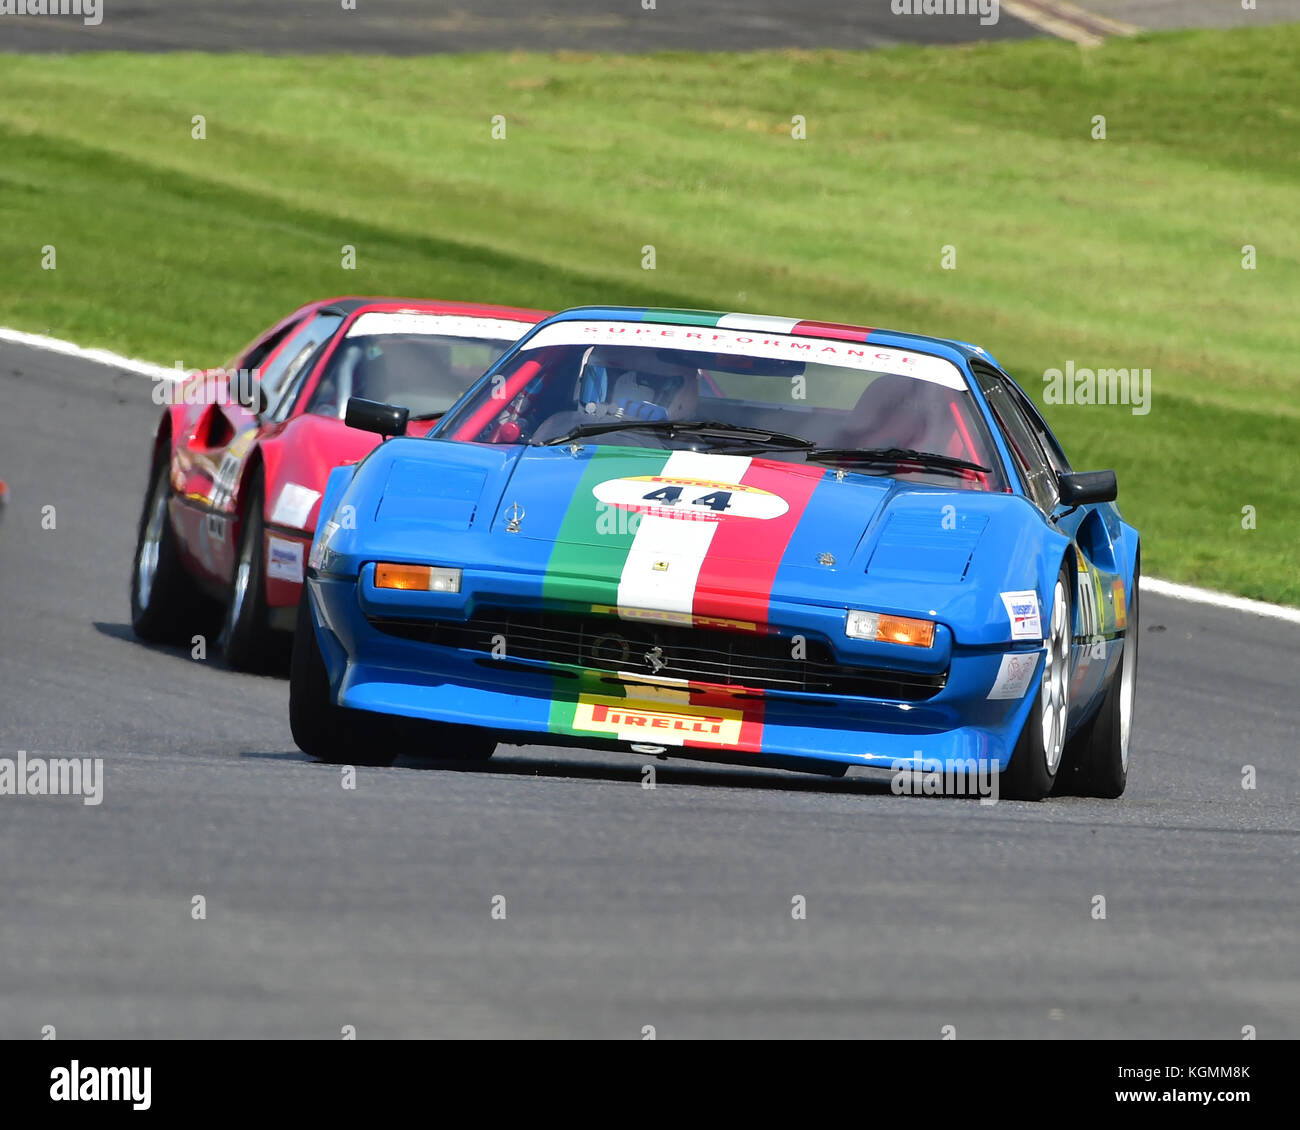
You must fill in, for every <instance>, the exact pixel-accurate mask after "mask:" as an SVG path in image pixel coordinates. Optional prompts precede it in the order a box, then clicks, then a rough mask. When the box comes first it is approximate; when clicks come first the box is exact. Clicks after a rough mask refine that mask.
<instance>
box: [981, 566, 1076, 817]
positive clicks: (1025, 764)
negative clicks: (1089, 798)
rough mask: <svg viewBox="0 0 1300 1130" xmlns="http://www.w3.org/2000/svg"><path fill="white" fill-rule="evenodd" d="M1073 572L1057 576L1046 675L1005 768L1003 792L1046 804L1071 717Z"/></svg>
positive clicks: (1000, 790)
mask: <svg viewBox="0 0 1300 1130" xmlns="http://www.w3.org/2000/svg"><path fill="white" fill-rule="evenodd" d="M1073 612H1074V609H1073V606H1072V605H1071V603H1070V574H1069V571H1068V570H1067V569H1065V568H1064V566H1063V567H1062V568H1061V571H1060V573H1059V574H1058V575H1057V578H1056V586H1055V588H1054V590H1053V592H1052V606H1051V612H1050V614H1049V615H1050V617H1051V619H1050V620H1049V621H1048V629H1047V641H1046V642H1047V648H1046V650H1045V652H1044V656H1043V663H1044V666H1043V677H1042V680H1041V682H1040V683H1039V685H1038V696H1037V699H1036V700H1035V702H1034V706H1033V709H1031V710H1030V712H1029V717H1028V718H1026V719H1025V726H1024V729H1023V730H1021V731H1020V740H1019V741H1017V742H1016V748H1015V750H1014V752H1013V753H1012V754H1011V762H1010V764H1008V765H1007V767H1006V768H1005V769H1004V770H1002V778H1001V780H1000V781H999V783H998V786H999V787H998V791H999V792H1000V793H1001V795H1003V796H1005V797H1007V798H1008V799H1010V800H1042V799H1043V798H1044V797H1045V796H1047V794H1048V793H1050V792H1051V791H1052V786H1053V785H1054V784H1055V783H1056V774H1057V771H1058V770H1059V769H1060V767H1061V756H1062V754H1063V753H1064V751H1065V723H1066V719H1067V718H1068V717H1069V713H1070V633H1071V630H1072V626H1073V623H1074V618H1073Z"/></svg>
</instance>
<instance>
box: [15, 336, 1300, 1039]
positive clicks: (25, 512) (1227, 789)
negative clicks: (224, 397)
mask: <svg viewBox="0 0 1300 1130" xmlns="http://www.w3.org/2000/svg"><path fill="white" fill-rule="evenodd" d="M149 390H150V381H149V380H148V379H147V378H145V377H141V376H136V375H131V374H125V373H117V372H115V371H114V370H112V369H109V368H105V367H103V366H99V365H92V364H88V363H85V362H82V361H76V360H71V359H68V358H64V357H57V356H53V355H50V354H46V353H39V352H35V351H32V350H29V349H25V348H19V347H16V346H0V476H3V477H4V478H5V479H7V480H8V482H9V485H10V488H11V491H12V501H11V504H10V506H9V508H8V509H9V513H8V515H7V517H6V518H5V520H4V522H3V524H0V757H9V758H13V757H16V754H17V751H18V750H26V751H27V752H28V753H29V754H30V755H33V756H36V755H41V756H56V755H68V754H78V755H81V756H93V757H102V758H103V759H104V764H105V770H104V771H105V783H104V794H103V802H102V803H101V804H100V805H98V806H87V805H84V804H82V803H81V801H80V800H79V799H77V798H50V797H14V796H3V797H0V868H3V877H2V878H0V1001H2V1002H3V1007H0V1037H27V1038H35V1037H37V1036H38V1035H39V1033H40V1031H41V1029H42V1028H43V1027H44V1026H45V1025H49V1024H52V1025H54V1026H55V1029H56V1031H57V1033H58V1035H59V1037H60V1038H69V1037H144V1036H156V1037H207V1036H212V1037H217V1036H220V1037H320V1038H324V1039H337V1038H339V1036H340V1033H341V1031H342V1029H343V1027H344V1026H345V1025H349V1024H351V1025H355V1026H356V1029H357V1033H358V1036H359V1037H360V1038H367V1037H406V1036H498V1037H509V1036H573V1037H627V1038H630V1039H637V1038H640V1037H641V1035H642V1030H643V1027H644V1026H645V1025H653V1026H654V1027H655V1029H656V1033H657V1035H658V1036H659V1038H669V1037H684V1036H697V1037H702V1036H719V1037H722V1036H732V1037H736V1036H739V1037H777V1036H862V1037H916V1038H922V1039H937V1038H938V1037H939V1036H940V1033H941V1029H942V1027H943V1026H944V1025H947V1024H951V1025H954V1026H955V1027H956V1030H957V1034H958V1037H959V1038H979V1037H1010V1036H1026V1037H1047V1038H1051V1037H1102V1038H1112V1037H1119V1036H1132V1037H1161V1038H1179V1037H1211V1038H1223V1039H1239V1038H1240V1036H1241V1030H1242V1028H1243V1026H1245V1025H1253V1026H1254V1027H1255V1028H1256V1031H1257V1032H1258V1034H1259V1036H1260V1038H1275V1037H1283V1036H1289V1037H1292V1038H1294V1037H1296V1036H1300V955H1298V954H1297V947H1296V928H1297V922H1298V921H1300V886H1298V885H1297V883H1296V872H1297V862H1298V860H1297V848H1298V847H1300V827H1298V823H1297V817H1296V812H1297V800H1298V799H1300V798H1298V797H1297V792H1298V791H1300V790H1298V787H1297V786H1298V784H1300V774H1297V766H1296V754H1297V734H1300V701H1298V699H1300V696H1297V694H1296V672H1297V670H1298V669H1300V663H1298V661H1297V656H1298V655H1300V628H1297V627H1295V626H1293V625H1290V624H1286V623H1279V622H1276V621H1270V620H1263V619H1257V618H1254V617H1250V616H1243V615H1240V614H1236V613H1228V612H1224V611H1222V610H1219V609H1216V608H1212V607H1204V606H1194V605H1187V604H1178V603H1174V602H1171V601H1167V600H1162V599H1157V598H1155V597H1153V596H1150V595H1148V596H1147V597H1146V598H1145V600H1144V606H1143V621H1144V623H1143V630H1142V644H1141V647H1142V652H1141V671H1140V680H1139V703H1138V720H1137V725H1136V731H1135V749H1134V754H1133V758H1134V762H1133V770H1132V774H1131V778H1130V784H1129V790H1128V792H1127V794H1126V795H1125V796H1124V797H1123V798H1122V799H1121V800H1119V801H1114V802H1100V801H1089V800H1080V799H1065V800H1051V801H1048V802H1045V803H1042V804H1036V805H1035V804H1024V803H1011V802H1006V801H1004V802H1001V803H999V804H996V805H993V806H988V807H981V806H980V805H978V804H976V803H974V802H971V801H961V800H945V799H941V798H909V797H896V796H894V795H892V794H891V793H890V791H889V788H888V784H887V782H886V781H885V780H883V779H882V778H879V777H853V778H849V779H846V780H842V781H824V780H821V779H819V778H811V777H802V776H797V775H794V774H787V773H781V772H774V771H759V770H751V769H746V768H712V767H708V766H695V765H691V764H690V763H686V762H679V761H673V762H669V763H660V764H658V765H657V769H658V780H657V785H658V787H657V788H655V789H654V790H647V789H643V788H642V787H641V761H640V759H637V758H635V757H632V756H621V755H617V754H598V753H588V752H583V751H565V752H556V751H551V750H546V749H542V748H535V747H530V748H514V747H502V749H501V750H500V752H499V753H498V754H497V757H496V758H494V759H493V761H492V762H490V763H488V766H487V767H485V768H483V769H481V770H474V771H466V770H463V769H456V768H452V767H449V766H447V765H445V764H440V763H437V762H432V761H431V762H423V763H421V762H404V763H402V764H400V765H399V767H397V768H393V769H362V770H359V771H358V774H359V775H358V782H357V788H356V789H355V790H351V791H348V790H345V789H343V788H342V781H341V774H340V770H339V769H337V768H333V767H329V766H325V765H321V764H317V763H315V762H313V761H311V760H310V759H308V758H306V757H304V756H302V755H301V754H299V753H298V752H297V751H296V750H295V749H294V746H293V742H292V740H291V738H290V735H289V728H288V723H287V717H286V711H287V697H288V685H287V682H286V681H285V680H284V679H283V678H276V677H256V676H248V675H240V674H235V673H233V672H231V671H228V670H226V669H224V668H223V667H222V665H221V662H220V659H219V657H218V656H216V655H215V654H213V655H210V656H209V658H208V660H207V661H205V662H198V661H195V660H193V659H191V658H190V656H189V653H188V652H184V651H180V650H166V649H157V648H151V647H146V646H144V645H142V644H140V643H138V642H136V641H135V640H134V639H133V638H132V636H131V632H130V629H129V627H128V602H127V577H128V572H129V567H130V560H131V553H132V548H133V545H134V536H135V523H136V517H137V513H138V507H139V503H140V495H141V493H142V492H143V489H144V485H145V473H146V466H145V465H146V462H147V455H148V443H149V438H150V435H151V433H152V429H153V426H154V423H155V421H156V413H157V411H158V410H157V409H156V408H155V407H154V406H153V405H152V403H151V402H150V398H149ZM46 506H53V507H54V508H55V510H54V512H53V513H54V522H55V527H54V529H44V528H42V515H43V508H44V507H46ZM45 513H48V512H45ZM1246 765H1251V766H1254V768H1255V773H1256V776H1257V783H1258V787H1257V788H1256V789H1254V790H1253V791H1248V790H1245V789H1243V788H1242V773H1243V766H1246ZM196 895H202V896H204V897H205V899H206V903H207V917H206V919H204V920H195V919H194V918H193V917H192V916H191V908H192V899H193V898H194V896H196ZM498 895H500V896H504V897H505V900H506V902H505V908H506V917H505V919H504V920H501V919H494V918H493V917H492V905H493V902H492V900H493V898H494V896H498ZM1098 895H1101V896H1104V897H1105V899H1106V918H1105V919H1104V920H1095V919H1094V918H1093V917H1092V913H1093V905H1094V898H1095V896H1098ZM796 896H802V897H803V898H804V899H806V902H807V918H806V919H805V920H795V919H794V918H793V917H792V899H794V898H795V897H796Z"/></svg>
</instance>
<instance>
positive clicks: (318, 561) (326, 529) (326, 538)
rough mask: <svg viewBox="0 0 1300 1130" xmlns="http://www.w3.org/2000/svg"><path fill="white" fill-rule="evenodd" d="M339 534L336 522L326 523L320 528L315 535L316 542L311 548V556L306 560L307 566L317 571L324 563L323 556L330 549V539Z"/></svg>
mask: <svg viewBox="0 0 1300 1130" xmlns="http://www.w3.org/2000/svg"><path fill="white" fill-rule="evenodd" d="M338 532H339V524H338V523H337V522H326V523H325V525H323V526H322V527H321V528H320V532H319V533H318V534H317V535H316V540H315V542H314V543H313V544H312V547H311V556H309V557H308V558H307V564H308V565H309V566H310V567H311V568H313V569H319V568H320V567H321V566H322V565H323V564H324V562H325V554H326V552H327V551H328V550H329V547H330V538H332V537H333V536H334V535H335V534H337V533H338Z"/></svg>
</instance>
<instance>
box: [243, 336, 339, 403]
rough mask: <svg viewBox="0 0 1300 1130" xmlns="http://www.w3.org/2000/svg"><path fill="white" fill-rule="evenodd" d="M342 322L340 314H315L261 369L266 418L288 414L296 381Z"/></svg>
mask: <svg viewBox="0 0 1300 1130" xmlns="http://www.w3.org/2000/svg"><path fill="white" fill-rule="evenodd" d="M342 321H343V315H342V314H333V313H330V314H317V315H316V316H315V317H314V318H311V319H309V320H308V321H307V322H306V324H305V325H302V326H300V327H298V328H297V329H295V330H294V332H293V333H292V334H291V335H290V337H289V339H288V340H287V341H286V342H285V343H284V346H283V348H281V349H280V350H279V351H278V352H277V353H276V354H275V356H274V357H272V358H271V360H270V363H269V364H267V365H266V367H265V368H263V370H262V392H263V393H264V394H265V396H266V412H265V413H264V415H265V416H266V418H267V419H271V420H281V419H283V418H284V417H285V416H287V415H288V410H289V408H290V407H291V406H292V404H293V394H294V392H295V391H296V389H297V378H298V377H300V376H301V375H302V374H303V372H304V371H305V367H306V365H307V362H308V361H309V360H311V358H312V357H314V356H315V354H316V351H317V350H318V349H319V348H320V347H321V346H322V345H324V344H325V342H327V341H328V340H329V339H330V338H331V337H332V336H333V335H334V331H335V330H337V329H338V328H339V325H340V324H341V323H342Z"/></svg>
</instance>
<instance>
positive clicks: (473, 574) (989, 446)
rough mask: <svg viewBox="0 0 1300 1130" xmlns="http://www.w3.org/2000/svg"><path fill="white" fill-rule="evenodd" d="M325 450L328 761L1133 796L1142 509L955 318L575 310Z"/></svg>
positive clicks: (370, 418)
mask: <svg viewBox="0 0 1300 1130" xmlns="http://www.w3.org/2000/svg"><path fill="white" fill-rule="evenodd" d="M405 415H406V413H405V409H404V408H403V407H401V406H399V405H384V404H377V403H373V402H368V401H357V400H354V401H352V402H351V403H350V404H349V407H348V419H349V422H350V423H352V424H353V426H357V427H362V428H366V429H368V430H371V431H375V432H378V433H380V434H381V435H384V436H385V437H396V438H389V439H388V440H387V442H385V443H383V444H381V445H380V446H379V447H378V448H376V449H375V450H374V451H373V452H372V453H371V454H370V455H368V456H367V457H366V458H365V460H363V461H362V462H361V463H360V464H358V465H355V466H347V467H340V468H338V469H337V470H335V471H334V472H333V473H332V474H331V476H330V478H329V482H328V486H327V489H326V492H325V497H324V499H323V500H322V503H321V510H320V513H321V521H320V523H319V525H318V529H317V532H316V537H315V540H314V542H313V545H312V549H311V555H310V561H309V568H308V570H307V579H308V583H307V586H306V589H305V591H304V596H303V601H302V604H301V606H300V608H299V613H298V616H299V619H298V629H297V634H296V637H295V645H294V657H293V667H292V676H291V722H292V727H293V734H294V740H295V741H296V742H297V743H298V745H299V746H300V748H302V749H303V750H304V751H305V752H307V753H309V754H312V755H313V756H316V757H318V758H321V759H322V760H325V761H329V762H349V763H354V764H355V763H368V764H376V763H378V764H386V763H391V761H392V759H393V757H394V756H395V755H397V754H398V753H400V752H403V751H407V750H411V749H418V750H422V751H423V752H425V753H432V754H435V755H438V756H443V757H461V758H475V759H477V758H486V757H489V756H491V754H492V752H493V750H494V749H495V747H496V744H497V743H498V742H503V741H504V742H512V743H551V744H562V745H574V746H583V747H589V748H596V749H608V750H621V751H634V752H638V753H641V754H646V753H651V754H658V755H663V754H664V753H672V754H674V755H680V756H683V757H689V758H694V759H700V760H708V761H719V762H728V763H744V764H753V765H756V766H763V765H766V766H773V767H778V768H785V769H800V770H807V771H811V772H817V773H825V774H829V775H833V776H838V775H841V774H843V773H844V772H845V771H846V770H847V769H848V768H849V767H853V766H859V767H878V768H885V769H892V770H895V771H897V770H899V769H900V768H902V769H909V768H910V769H911V770H919V771H922V772H928V771H937V770H942V771H943V772H944V773H960V772H962V771H967V772H969V771H971V770H972V769H978V770H981V771H988V772H990V773H993V774H995V775H996V776H997V780H998V782H999V784H1000V792H1001V795H1003V796H1013V797H1018V798H1024V799H1040V798H1042V797H1044V796H1046V795H1047V794H1049V793H1051V792H1052V791H1053V790H1054V789H1055V791H1057V792H1058V793H1059V792H1064V791H1071V792H1075V793H1080V794H1085V795H1093V796H1105V797H1116V796H1119V795H1120V793H1122V792H1123V790H1124V786H1125V782H1126V779H1127V776H1128V761H1129V743H1130V735H1131V732H1132V721H1133V705H1134V692H1135V676H1136V668H1137V631H1138V573H1139V568H1140V548H1139V541H1138V534H1137V531H1136V530H1135V529H1134V528H1133V527H1132V526H1129V525H1127V524H1126V523H1125V522H1124V521H1123V520H1122V518H1121V517H1120V513H1119V510H1118V509H1117V508H1116V506H1115V504H1114V499H1115V497H1116V481H1115V474H1114V472H1113V471H1091V472H1076V471H1074V470H1072V469H1071V467H1070V464H1069V462H1068V461H1067V460H1066V457H1065V455H1064V453H1063V452H1062V450H1061V447H1060V445H1059V444H1058V443H1057V441H1056V439H1055V437H1054V436H1053V435H1052V432H1051V430H1050V429H1049V428H1048V427H1047V425H1046V423H1044V421H1043V419H1042V417H1041V416H1040V415H1039V413H1038V412H1037V410H1036V409H1035V407H1034V405H1033V403H1032V402H1031V401H1030V399H1029V397H1027V396H1026V395H1025V394H1024V392H1022V391H1021V389H1020V388H1019V387H1018V386H1017V385H1016V383H1015V382H1014V381H1013V380H1012V379H1011V378H1010V377H1008V376H1007V375H1006V373H1004V372H1003V371H1002V370H1001V369H1000V368H999V367H998V365H997V364H996V363H995V362H994V360H993V359H992V358H991V357H990V356H989V355H988V354H987V353H986V352H985V351H984V350H982V349H980V348H978V347H975V346H972V345H968V344H965V343H962V342H955V341H945V340H940V339H937V338H929V337H920V336H915V335H912V334H903V333H894V332H888V331H883V330H869V329H865V328H861V327H854V326H844V325H836V324H831V323H823V322H806V321H797V320H794V319H788V318H772V317H759V316H754V315H747V314H719V313H707V312H699V311H681V310H654V309H626V308H605V307H600V308H595V307H590V308H580V309H574V310H567V311H565V312H563V313H561V314H557V315H555V316H554V317H552V318H549V319H547V320H546V321H544V322H542V323H541V324H540V325H538V326H537V327H536V328H535V329H534V330H533V331H531V332H530V333H529V334H527V335H526V336H525V337H523V338H522V339H521V340H520V341H519V342H518V343H517V344H516V345H515V346H514V347H513V348H512V349H511V350H510V351H509V352H507V353H506V354H505V355H504V356H503V357H502V358H501V359H500V360H499V361H498V362H497V363H496V364H495V365H494V366H493V367H492V368H491V369H490V370H489V371H488V372H487V373H486V374H485V375H484V376H483V377H482V378H481V379H480V380H479V381H478V382H477V383H476V384H475V385H474V386H473V387H472V388H471V389H470V391H469V392H468V393H467V394H466V395H465V396H464V397H462V398H461V400H460V401H458V402H457V403H456V404H455V405H454V406H453V407H452V408H451V410H450V411H449V412H448V413H447V415H446V416H445V417H444V419H443V420H442V422H441V423H440V424H439V426H438V428H437V429H436V430H435V431H434V432H433V433H431V435H430V437H429V438H419V439H415V438H408V437H404V436H403V435H402V433H403V430H404V424H405Z"/></svg>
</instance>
